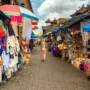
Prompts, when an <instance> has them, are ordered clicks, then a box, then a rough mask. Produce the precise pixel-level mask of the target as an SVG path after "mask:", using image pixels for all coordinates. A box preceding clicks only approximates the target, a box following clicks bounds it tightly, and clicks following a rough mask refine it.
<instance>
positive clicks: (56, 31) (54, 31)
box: [52, 28, 61, 33]
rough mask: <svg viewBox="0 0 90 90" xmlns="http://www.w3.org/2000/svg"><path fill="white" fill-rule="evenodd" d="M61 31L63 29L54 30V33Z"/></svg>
mask: <svg viewBox="0 0 90 90" xmlns="http://www.w3.org/2000/svg"><path fill="white" fill-rule="evenodd" d="M60 31H61V29H59V28H58V29H56V30H54V31H52V32H55V33H59V32H60Z"/></svg>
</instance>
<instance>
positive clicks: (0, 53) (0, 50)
mask: <svg viewBox="0 0 90 90" xmlns="http://www.w3.org/2000/svg"><path fill="white" fill-rule="evenodd" d="M2 52H3V49H2V46H0V56H2Z"/></svg>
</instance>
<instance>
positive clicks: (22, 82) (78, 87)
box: [0, 47, 90, 90]
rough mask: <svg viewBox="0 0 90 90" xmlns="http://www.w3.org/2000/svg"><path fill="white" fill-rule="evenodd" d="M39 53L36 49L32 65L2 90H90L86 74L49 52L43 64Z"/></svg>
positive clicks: (1, 89) (25, 67)
mask: <svg viewBox="0 0 90 90" xmlns="http://www.w3.org/2000/svg"><path fill="white" fill-rule="evenodd" d="M39 51H40V49H39V47H35V48H34V50H33V55H32V60H31V64H30V65H26V66H24V68H23V69H22V70H20V71H19V72H18V73H17V74H16V75H15V76H14V77H12V78H11V80H10V81H8V82H7V83H6V84H5V85H4V86H1V87H0V90H90V81H87V80H86V74H85V73H84V72H82V71H79V70H77V69H76V68H74V67H73V66H72V65H70V64H68V63H67V62H65V61H62V60H60V58H56V57H54V56H52V54H51V53H49V52H48V53H47V60H46V62H42V61H41V55H40V53H39Z"/></svg>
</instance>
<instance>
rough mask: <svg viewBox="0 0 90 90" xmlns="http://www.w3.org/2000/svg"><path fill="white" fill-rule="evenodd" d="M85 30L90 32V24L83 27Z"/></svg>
mask: <svg viewBox="0 0 90 90" xmlns="http://www.w3.org/2000/svg"><path fill="white" fill-rule="evenodd" d="M83 32H90V24H87V25H85V26H84V27H83Z"/></svg>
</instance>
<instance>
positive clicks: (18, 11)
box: [0, 5, 38, 21]
mask: <svg viewBox="0 0 90 90" xmlns="http://www.w3.org/2000/svg"><path fill="white" fill-rule="evenodd" d="M0 10H1V11H3V12H4V13H5V14H6V15H9V16H20V15H22V16H23V17H26V18H30V19H33V20H36V21H37V20H38V18H37V17H36V16H35V15H34V14H33V13H32V12H31V11H29V10H28V9H25V8H23V7H20V6H17V5H3V6H0Z"/></svg>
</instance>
